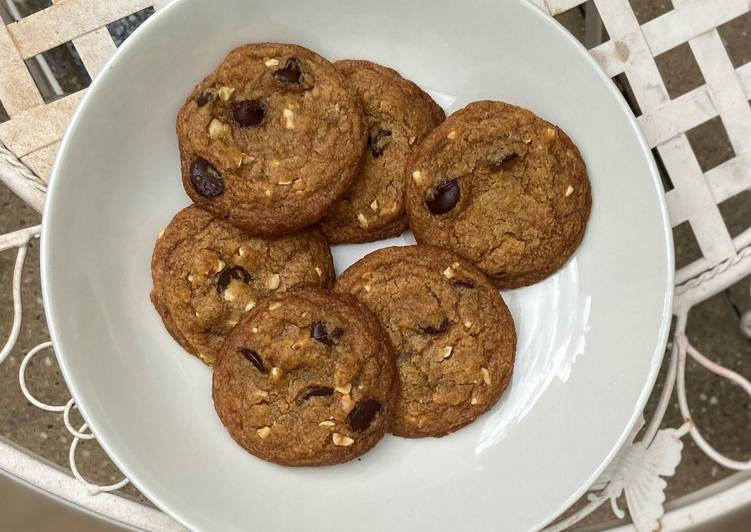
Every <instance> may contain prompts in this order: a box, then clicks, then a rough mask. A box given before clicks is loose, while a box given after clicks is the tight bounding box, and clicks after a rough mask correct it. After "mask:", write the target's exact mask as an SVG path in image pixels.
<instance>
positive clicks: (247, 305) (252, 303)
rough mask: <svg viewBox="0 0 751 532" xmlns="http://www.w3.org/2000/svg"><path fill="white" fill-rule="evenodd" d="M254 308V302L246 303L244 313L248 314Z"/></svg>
mask: <svg viewBox="0 0 751 532" xmlns="http://www.w3.org/2000/svg"><path fill="white" fill-rule="evenodd" d="M255 306H256V302H255V301H248V303H247V304H246V305H245V312H248V311H249V310H251V309H252V308H253V307H255Z"/></svg>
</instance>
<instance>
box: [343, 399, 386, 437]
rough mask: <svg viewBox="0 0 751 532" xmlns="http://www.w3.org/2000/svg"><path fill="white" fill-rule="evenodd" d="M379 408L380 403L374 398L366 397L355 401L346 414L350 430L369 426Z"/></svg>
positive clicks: (358, 429)
mask: <svg viewBox="0 0 751 532" xmlns="http://www.w3.org/2000/svg"><path fill="white" fill-rule="evenodd" d="M380 409H381V403H379V402H378V401H376V400H375V399H368V400H367V401H363V402H362V403H357V404H356V405H355V408H353V409H352V412H350V413H349V416H347V422H348V423H349V426H350V427H352V430H357V431H363V430H365V429H367V428H368V427H369V426H370V422H371V421H373V418H374V417H375V415H376V414H377V413H378V411H379V410H380Z"/></svg>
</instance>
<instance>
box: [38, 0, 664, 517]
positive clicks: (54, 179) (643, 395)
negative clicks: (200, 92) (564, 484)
mask: <svg viewBox="0 0 751 532" xmlns="http://www.w3.org/2000/svg"><path fill="white" fill-rule="evenodd" d="M191 1H193V2H195V1H199V0H172V1H171V2H170V3H168V4H167V5H165V6H164V7H162V8H161V9H159V10H157V11H155V12H154V13H153V14H152V15H151V16H150V17H149V18H148V19H147V20H145V21H144V22H143V24H141V25H140V26H139V27H138V28H137V29H136V30H135V31H134V32H133V33H132V34H131V35H130V36H129V37H128V38H127V39H126V40H125V41H124V42H123V43H122V45H121V46H120V47H119V48H118V49H117V50H116V51H115V53H114V54H113V55H112V57H110V58H109V60H108V61H107V62H106V63H105V65H104V66H103V68H102V69H101V70H100V75H99V76H97V77H96V78H95V79H94V80H93V81H92V83H91V85H90V86H89V87H88V88H87V89H86V92H85V94H84V95H83V98H82V99H81V101H80V102H79V104H78V107H77V108H76V110H75V112H74V113H73V116H72V117H71V120H70V122H69V124H68V126H67V128H66V131H65V135H64V137H63V139H62V141H61V143H60V147H59V149H58V151H57V154H56V156H55V161H54V164H53V168H52V171H51V173H50V177H49V180H48V187H47V193H46V198H45V204H44V210H43V214H42V230H41V235H40V242H41V245H40V271H41V285H42V298H43V302H44V311H45V318H46V320H47V326H48V330H49V333H50V340H51V342H52V345H53V349H54V352H55V357H56V359H57V361H58V365H59V367H60V371H61V373H62V375H63V378H64V379H65V384H66V386H67V388H68V390H69V391H70V394H71V396H72V397H73V399H74V400H75V403H76V406H77V407H78V409H79V412H80V413H81V415H82V416H83V418H84V419H85V420H86V422H87V424H88V426H89V430H90V431H91V432H92V434H94V436H95V437H96V439H97V441H98V443H99V445H100V446H101V448H102V449H103V450H104V451H105V453H106V454H107V456H108V457H109V458H110V460H112V462H113V463H114V464H115V466H116V467H117V468H118V469H119V470H120V471H121V472H122V473H123V475H124V476H125V477H126V478H128V480H129V481H130V482H131V483H132V484H133V485H134V486H135V487H136V488H137V489H138V490H139V491H140V492H141V493H143V495H144V496H145V497H146V498H147V499H149V501H151V502H152V503H153V504H154V505H155V506H157V507H158V508H159V509H160V510H161V511H163V512H164V513H166V514H167V515H169V516H170V517H172V518H173V519H175V520H176V521H177V522H179V523H180V524H181V525H183V526H185V527H187V528H189V529H194V528H195V524H194V523H191V522H190V520H188V519H185V518H184V517H183V516H182V515H181V513H180V512H179V511H178V510H176V509H175V508H173V506H172V505H170V504H168V503H166V502H164V501H162V500H161V498H160V497H159V495H158V494H157V493H155V492H154V491H153V490H151V489H150V488H149V486H147V485H144V484H142V483H141V481H140V480H139V478H138V474H134V473H133V471H132V470H131V469H130V468H129V467H127V466H126V465H125V464H124V463H123V462H122V461H121V459H120V458H119V456H118V454H117V452H116V451H115V446H114V445H112V442H111V441H110V440H108V438H106V437H104V438H103V437H101V436H100V435H99V433H98V431H97V428H96V422H94V423H92V422H91V421H90V419H91V418H90V416H89V412H88V408H87V407H86V406H85V405H86V401H85V400H84V401H81V397H80V394H79V393H78V390H77V389H76V387H75V385H74V384H73V377H72V373H73V371H74V370H73V369H72V367H71V366H69V365H68V364H67V362H66V357H65V355H64V350H63V349H62V346H61V342H60V341H59V335H58V326H57V325H56V323H57V319H56V311H55V310H54V305H53V304H52V302H51V296H50V286H49V285H50V281H49V271H50V257H49V247H50V238H51V236H50V233H51V229H50V225H51V224H52V222H51V217H52V216H53V212H52V211H53V208H54V207H53V205H54V203H55V196H56V194H57V191H58V189H59V188H60V187H62V185H61V184H59V181H60V178H59V177H58V176H59V174H60V173H61V166H62V160H63V159H64V158H65V154H66V151H67V147H68V144H69V143H70V142H71V138H73V137H74V135H75V131H76V130H77V129H78V126H79V123H80V121H81V116H82V114H83V110H84V109H85V108H86V107H87V106H88V104H89V101H90V99H92V98H93V96H92V95H93V94H95V93H96V92H98V90H99V88H100V85H102V80H103V79H106V77H107V76H108V73H109V71H110V70H111V67H112V65H113V64H114V63H116V62H117V61H119V59H120V57H121V56H122V55H124V53H125V51H127V50H128V49H129V48H130V47H132V46H134V44H135V43H136V42H137V41H138V40H139V39H141V38H142V35H144V34H145V33H146V32H147V31H149V29H150V28H151V27H152V26H154V25H157V24H159V23H160V21H162V20H164V19H166V18H167V17H170V16H173V13H177V11H178V9H180V8H182V6H184V5H187V4H189V3H190V2H191ZM512 1H514V2H516V3H518V4H521V5H522V6H523V8H524V9H528V10H530V11H531V12H533V13H534V16H537V17H541V18H542V19H544V20H545V23H546V24H547V25H548V27H549V28H550V31H551V32H557V33H558V35H559V36H560V38H563V39H567V40H568V41H569V42H570V43H572V44H573V45H574V46H575V47H576V48H577V49H578V50H579V51H580V52H581V53H583V54H584V55H585V56H586V61H587V62H588V63H589V64H590V65H591V66H592V68H594V70H595V71H596V73H597V76H598V77H599V78H600V79H602V80H603V81H605V82H606V85H607V86H608V90H609V91H610V92H611V94H613V95H615V96H616V100H617V102H618V105H619V107H620V109H621V111H623V112H624V113H625V114H626V116H627V119H628V122H629V125H630V127H631V130H632V132H633V133H634V135H635V136H636V138H637V140H638V142H639V145H640V147H641V148H642V151H643V153H644V155H645V158H646V162H647V164H648V167H649V170H650V176H651V178H652V181H653V184H654V185H655V188H656V190H657V191H661V190H662V185H661V180H660V174H659V170H658V168H657V164H656V162H655V160H654V156H653V154H652V151H651V148H650V147H649V144H648V143H647V141H646V138H645V136H644V134H643V132H642V130H641V128H640V127H639V124H638V121H637V119H636V117H635V116H634V114H633V112H632V111H631V109H630V107H629V106H628V104H627V102H626V100H625V99H624V97H623V95H622V94H621V93H620V91H619V90H618V89H617V87H616V85H615V83H614V82H613V81H612V79H611V78H610V77H609V76H608V75H607V74H606V73H605V71H604V70H603V69H602V67H601V66H600V65H599V63H598V62H597V61H596V60H595V59H594V57H593V56H592V55H591V54H590V53H589V51H588V50H587V49H586V48H585V47H584V45H583V44H582V43H580V42H579V41H578V40H577V39H576V38H575V37H574V36H573V35H572V34H571V33H569V31H568V30H567V29H566V28H565V27H564V26H563V25H561V24H560V23H558V22H557V21H556V20H555V19H554V18H553V17H552V16H550V15H548V13H546V12H545V11H544V10H543V9H542V8H541V7H540V6H538V5H536V4H535V3H533V2H532V1H531V0H512ZM178 6H180V7H178ZM658 196H659V197H658V205H659V214H660V217H661V219H662V222H663V223H662V227H661V229H662V231H663V233H664V234H663V236H664V240H665V244H666V246H667V248H668V249H667V250H666V251H667V253H666V257H667V264H666V275H667V278H666V279H665V282H666V287H667V290H666V293H665V297H664V303H663V315H662V322H661V323H660V327H659V330H658V335H657V342H656V344H655V346H656V347H655V352H654V353H653V355H652V364H651V365H650V368H649V372H648V374H647V378H646V381H645V382H644V386H643V387H642V390H641V392H640V394H639V397H638V400H637V401H636V402H635V403H634V407H633V408H634V409H633V412H632V414H631V417H630V419H629V420H628V423H627V424H626V426H624V428H623V430H622V432H621V434H620V435H619V436H618V438H617V440H616V441H615V442H614V444H613V445H612V447H611V450H610V452H609V453H608V454H607V455H606V457H605V458H604V459H603V461H602V462H601V463H600V465H599V466H598V467H597V468H596V469H595V470H594V471H593V472H592V473H591V475H590V476H589V477H588V478H587V481H586V482H585V483H583V484H582V486H581V487H580V488H579V489H577V490H575V491H574V492H573V493H572V494H571V495H570V496H569V497H568V498H567V499H565V500H564V501H562V503H561V504H560V506H559V507H558V508H557V510H556V511H555V512H554V514H552V515H549V516H542V517H541V518H539V519H537V520H536V524H535V529H540V528H543V527H544V526H546V525H548V524H550V523H553V522H554V521H555V520H556V519H557V518H558V517H560V516H561V514H562V513H563V512H564V511H565V510H566V509H568V508H569V507H570V506H571V505H572V504H573V503H574V502H576V501H577V500H578V499H579V498H580V497H581V496H582V495H583V494H585V493H586V492H587V491H589V489H590V487H591V486H592V484H593V483H594V482H595V481H596V480H597V478H598V477H599V476H600V475H601V473H602V472H603V471H604V470H605V468H606V467H607V466H608V465H609V464H610V463H611V462H612V461H613V459H614V458H615V456H616V455H617V454H618V452H619V451H620V450H621V449H622V448H623V446H624V444H626V443H628V442H627V441H626V440H627V438H628V437H629V435H630V434H631V431H632V428H633V427H634V426H635V424H636V423H637V422H638V420H639V419H640V417H641V416H642V414H643V410H644V407H645V406H646V403H647V400H648V399H649V397H650V395H651V393H652V389H653V387H654V384H655V382H656V380H657V376H658V374H659V371H660V368H661V366H662V360H663V358H664V355H665V348H666V346H667V340H668V334H669V331H670V325H671V319H672V315H673V312H672V308H673V297H674V288H675V251H674V244H673V233H672V225H671V223H670V217H669V211H668V207H667V201H666V198H665V194H664V193H659V194H658ZM125 524H127V523H125Z"/></svg>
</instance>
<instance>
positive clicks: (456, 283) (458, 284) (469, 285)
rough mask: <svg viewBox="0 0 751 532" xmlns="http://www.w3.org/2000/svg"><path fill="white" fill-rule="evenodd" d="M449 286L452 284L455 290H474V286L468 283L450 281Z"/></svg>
mask: <svg viewBox="0 0 751 532" xmlns="http://www.w3.org/2000/svg"><path fill="white" fill-rule="evenodd" d="M451 284H453V285H454V286H455V287H457V288H474V287H475V285H473V284H472V283H470V282H469V281H460V280H456V281H452V282H451Z"/></svg>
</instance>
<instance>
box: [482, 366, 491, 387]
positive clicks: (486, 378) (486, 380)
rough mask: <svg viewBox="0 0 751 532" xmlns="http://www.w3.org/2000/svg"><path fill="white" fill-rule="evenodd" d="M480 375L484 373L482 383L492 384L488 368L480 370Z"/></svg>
mask: <svg viewBox="0 0 751 532" xmlns="http://www.w3.org/2000/svg"><path fill="white" fill-rule="evenodd" d="M480 373H482V381H483V382H484V383H485V384H490V372H489V371H488V368H480Z"/></svg>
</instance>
